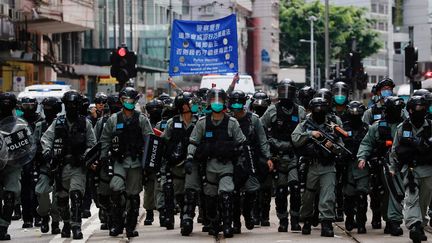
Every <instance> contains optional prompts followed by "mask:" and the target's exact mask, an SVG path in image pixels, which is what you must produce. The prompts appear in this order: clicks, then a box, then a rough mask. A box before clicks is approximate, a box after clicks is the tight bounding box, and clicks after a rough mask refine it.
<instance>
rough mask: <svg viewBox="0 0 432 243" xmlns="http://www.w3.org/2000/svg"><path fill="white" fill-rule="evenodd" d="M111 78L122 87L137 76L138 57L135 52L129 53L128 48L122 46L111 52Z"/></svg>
mask: <svg viewBox="0 0 432 243" xmlns="http://www.w3.org/2000/svg"><path fill="white" fill-rule="evenodd" d="M110 60H111V76H112V77H115V78H116V79H117V81H119V83H120V85H121V86H124V84H125V83H126V82H127V81H129V79H131V78H134V77H136V76H137V68H136V62H137V56H136V54H135V52H133V51H129V50H128V48H127V47H126V46H120V47H118V48H117V50H115V51H112V52H111V57H110Z"/></svg>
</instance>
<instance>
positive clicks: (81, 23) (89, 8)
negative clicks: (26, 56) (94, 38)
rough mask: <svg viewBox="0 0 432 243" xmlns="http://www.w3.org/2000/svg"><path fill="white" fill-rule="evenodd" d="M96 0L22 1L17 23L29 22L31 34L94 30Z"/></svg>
mask: <svg viewBox="0 0 432 243" xmlns="http://www.w3.org/2000/svg"><path fill="white" fill-rule="evenodd" d="M94 4H95V3H94V0H22V1H21V2H20V4H19V5H18V6H17V9H16V10H14V11H15V12H16V14H15V16H14V17H15V18H16V19H17V21H21V22H23V21H25V20H27V26H28V30H29V31H30V32H35V33H40V34H49V33H63V32H75V31H85V30H88V29H93V28H94V25H95V24H94V23H95V18H94Z"/></svg>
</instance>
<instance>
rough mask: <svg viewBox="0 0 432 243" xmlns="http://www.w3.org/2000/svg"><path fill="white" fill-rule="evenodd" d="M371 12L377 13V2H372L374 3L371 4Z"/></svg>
mask: <svg viewBox="0 0 432 243" xmlns="http://www.w3.org/2000/svg"><path fill="white" fill-rule="evenodd" d="M371 12H372V13H377V4H376V3H372V5H371Z"/></svg>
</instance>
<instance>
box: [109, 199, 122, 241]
mask: <svg viewBox="0 0 432 243" xmlns="http://www.w3.org/2000/svg"><path fill="white" fill-rule="evenodd" d="M125 205H126V199H125V197H124V194H123V193H122V192H113V193H112V194H111V217H112V220H111V221H112V226H111V229H110V232H109V235H110V236H118V235H120V234H123V228H124V217H123V213H124V211H125Z"/></svg>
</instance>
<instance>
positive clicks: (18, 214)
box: [12, 204, 21, 220]
mask: <svg viewBox="0 0 432 243" xmlns="http://www.w3.org/2000/svg"><path fill="white" fill-rule="evenodd" d="M19 219H21V205H20V204H16V205H15V207H14V210H13V215H12V220H19Z"/></svg>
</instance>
